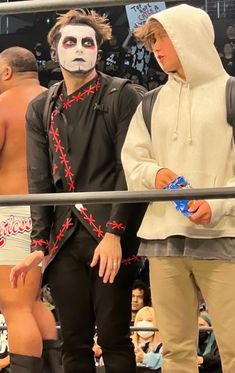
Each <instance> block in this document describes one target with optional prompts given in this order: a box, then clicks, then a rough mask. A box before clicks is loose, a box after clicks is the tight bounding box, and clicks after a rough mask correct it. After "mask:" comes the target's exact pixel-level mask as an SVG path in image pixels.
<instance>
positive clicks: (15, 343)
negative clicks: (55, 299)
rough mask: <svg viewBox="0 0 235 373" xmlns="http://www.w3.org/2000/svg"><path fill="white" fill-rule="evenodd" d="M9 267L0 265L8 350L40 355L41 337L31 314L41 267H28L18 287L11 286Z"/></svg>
mask: <svg viewBox="0 0 235 373" xmlns="http://www.w3.org/2000/svg"><path fill="white" fill-rule="evenodd" d="M11 268H12V266H8V265H2V266H0V284H1V286H0V309H1V311H2V313H3V315H4V317H5V320H6V323H7V329H8V339H9V349H10V352H11V353H14V354H19V355H26V356H34V357H41V354H42V337H41V333H40V330H39V327H38V325H37V323H36V321H35V318H34V315H33V304H34V302H35V300H36V297H37V294H38V291H39V286H40V279H41V269H40V268H35V269H33V270H31V271H30V272H29V273H28V275H27V277H26V282H25V285H24V284H22V282H21V280H20V281H19V285H18V287H17V288H16V289H12V288H11V286H10V281H9V275H10V271H11Z"/></svg>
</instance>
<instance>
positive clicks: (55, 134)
mask: <svg viewBox="0 0 235 373" xmlns="http://www.w3.org/2000/svg"><path fill="white" fill-rule="evenodd" d="M100 86H101V82H100V77H99V78H98V79H97V81H96V83H95V84H93V85H90V86H89V87H88V88H87V89H85V90H84V91H83V92H78V94H76V95H74V96H73V97H72V98H71V99H67V101H66V102H65V103H64V104H63V108H64V109H66V110H67V109H69V108H70V107H71V106H72V104H73V103H74V102H79V101H83V100H84V98H85V96H88V95H92V94H94V93H95V92H97V91H98V90H99V88H100ZM59 100H60V101H62V100H63V94H60V96H59ZM58 114H59V110H58V109H57V108H55V109H54V110H53V112H52V116H51V122H50V134H51V137H52V140H53V145H54V149H55V152H56V153H58V155H59V159H60V163H61V164H62V166H63V168H64V176H65V179H66V181H67V183H68V187H69V192H75V181H74V173H73V172H72V168H71V166H70V164H69V157H68V155H67V154H66V152H65V151H64V146H63V145H62V142H61V139H60V135H59V129H58V128H55V122H54V118H55V117H56V116H57V115H58ZM57 168H58V166H57V165H56V164H54V165H53V170H52V172H53V175H54V174H55V172H56V171H57ZM79 211H80V214H81V215H82V217H83V219H84V220H85V221H87V222H88V223H89V225H90V227H91V228H92V230H93V232H95V233H96V235H97V236H98V237H99V238H100V237H103V230H102V227H101V226H100V225H99V226H97V225H96V223H95V218H94V217H93V216H92V214H89V213H88V211H87V208H82V209H79ZM61 234H62V235H63V232H61V233H60V232H59V233H58V236H57V237H58V238H60V235H61ZM61 238H62V237H61ZM58 242H59V241H58ZM58 242H57V240H56V241H55V243H54V245H53V246H52V250H51V251H52V254H53V252H55V251H56V250H57V247H58Z"/></svg>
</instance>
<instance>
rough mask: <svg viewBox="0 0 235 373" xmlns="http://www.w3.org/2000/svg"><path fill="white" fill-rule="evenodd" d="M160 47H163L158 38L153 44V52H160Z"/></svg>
mask: <svg viewBox="0 0 235 373" xmlns="http://www.w3.org/2000/svg"><path fill="white" fill-rule="evenodd" d="M160 48H161V45H160V42H159V40H156V41H155V43H154V44H153V47H152V49H153V53H155V52H159V51H160Z"/></svg>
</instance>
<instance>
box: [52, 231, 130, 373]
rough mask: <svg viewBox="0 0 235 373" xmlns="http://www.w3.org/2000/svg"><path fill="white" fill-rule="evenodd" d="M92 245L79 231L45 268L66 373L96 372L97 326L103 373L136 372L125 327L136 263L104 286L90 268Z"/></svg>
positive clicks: (91, 239) (126, 266) (94, 244)
mask: <svg viewBox="0 0 235 373" xmlns="http://www.w3.org/2000/svg"><path fill="white" fill-rule="evenodd" d="M96 246H97V243H96V241H95V240H94V239H93V238H92V237H91V236H90V235H89V233H88V232H87V231H86V230H85V229H84V228H83V227H82V226H79V227H78V228H77V230H76V232H75V233H74V234H73V236H72V237H71V238H70V239H69V240H68V241H67V243H66V244H65V245H64V247H63V248H62V249H61V251H60V252H59V253H58V254H57V257H56V258H55V259H54V261H53V263H51V265H50V267H49V269H48V270H49V271H48V282H49V286H50V288H51V293H52V297H53V299H54V302H55V305H56V308H57V311H58V315H59V319H60V324H61V328H62V337H63V364H64V369H65V373H80V372H81V373H95V365H94V354H93V351H92V346H93V343H94V340H93V337H94V329H95V325H97V332H98V343H99V345H100V346H101V348H102V350H103V357H104V362H105V367H106V373H120V372H122V373H134V372H136V364H135V356H134V351H133V346H132V343H131V340H130V329H129V323H130V318H131V292H132V283H133V279H134V276H135V264H131V265H122V266H121V268H120V270H119V273H118V275H117V276H116V279H115V281H114V283H113V284H109V283H107V284H104V283H103V281H102V278H100V277H99V276H98V266H96V268H90V266H89V264H90V262H91V259H92V256H93V252H94V249H95V247H96Z"/></svg>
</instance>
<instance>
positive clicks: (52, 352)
mask: <svg viewBox="0 0 235 373" xmlns="http://www.w3.org/2000/svg"><path fill="white" fill-rule="evenodd" d="M33 313H34V317H35V319H36V322H37V324H38V327H39V329H40V332H41V335H42V338H43V352H42V360H43V373H62V372H63V369H62V363H61V352H60V343H59V341H58V339H57V331H56V322H55V318H54V315H53V314H52V312H51V311H50V310H49V309H48V308H47V307H46V306H45V305H44V304H43V302H42V301H41V300H38V301H36V302H35V304H34V307H33Z"/></svg>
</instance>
